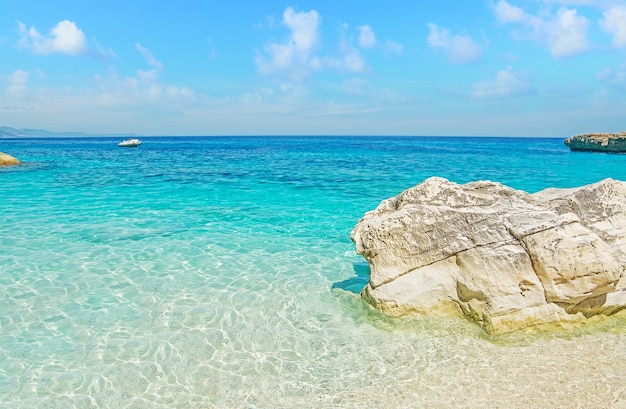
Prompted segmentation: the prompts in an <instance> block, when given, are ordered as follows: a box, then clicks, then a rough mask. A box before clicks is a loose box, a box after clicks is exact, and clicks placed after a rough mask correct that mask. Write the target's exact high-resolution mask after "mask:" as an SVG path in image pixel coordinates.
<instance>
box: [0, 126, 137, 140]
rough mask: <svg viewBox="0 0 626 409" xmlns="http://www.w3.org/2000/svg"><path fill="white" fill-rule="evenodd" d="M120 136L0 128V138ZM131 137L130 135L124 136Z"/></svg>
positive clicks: (8, 127)
mask: <svg viewBox="0 0 626 409" xmlns="http://www.w3.org/2000/svg"><path fill="white" fill-rule="evenodd" d="M120 135H121V134H90V133H86V132H53V131H47V130H45V129H15V128H11V127H10V126H0V138H27V137H47V138H53V137H59V138H60V137H65V138H71V137H88V136H120ZM124 135H125V136H131V134H124Z"/></svg>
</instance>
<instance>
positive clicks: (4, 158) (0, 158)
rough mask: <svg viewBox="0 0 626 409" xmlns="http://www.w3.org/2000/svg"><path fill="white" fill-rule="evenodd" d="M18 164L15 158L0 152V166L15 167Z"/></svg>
mask: <svg viewBox="0 0 626 409" xmlns="http://www.w3.org/2000/svg"><path fill="white" fill-rule="evenodd" d="M18 163H20V161H19V160H17V158H14V157H13V156H11V155H7V154H6V153H2V152H0V166H9V165H17V164H18Z"/></svg>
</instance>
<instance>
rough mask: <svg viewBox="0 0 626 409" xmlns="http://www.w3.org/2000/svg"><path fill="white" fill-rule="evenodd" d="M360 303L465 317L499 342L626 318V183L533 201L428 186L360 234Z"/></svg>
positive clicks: (521, 195) (371, 218) (434, 181)
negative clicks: (547, 327) (366, 270)
mask: <svg viewBox="0 0 626 409" xmlns="http://www.w3.org/2000/svg"><path fill="white" fill-rule="evenodd" d="M351 238H352V240H353V241H354V243H355V245H356V250H357V252H358V253H359V254H361V255H362V256H363V257H364V258H365V259H366V260H367V262H368V263H369V265H370V270H371V275H370V280H369V284H368V285H367V286H366V287H365V289H364V290H363V291H362V297H363V298H364V299H365V300H367V301H368V302H369V303H371V304H372V305H373V306H375V307H376V308H378V309H380V310H382V311H383V312H385V313H387V314H390V315H396V316H398V315H404V314H409V313H418V314H426V315H441V314H458V315H462V316H465V317H467V318H469V319H470V320H472V321H474V322H476V323H477V324H478V325H480V326H481V327H482V328H483V329H484V330H485V331H487V332H488V333H492V334H498V333H506V332H511V331H515V330H519V329H523V328H528V327H536V326H542V325H544V324H558V323H562V322H577V321H584V320H585V319H586V318H587V317H590V316H592V315H597V314H612V313H615V312H618V311H620V310H622V309H624V308H626V276H625V274H624V261H626V183H624V182H620V181H616V180H611V179H607V180H604V181H602V182H599V183H596V184H593V185H588V186H584V187H581V188H575V189H548V190H544V191H541V192H538V193H535V194H528V193H526V192H523V191H519V190H514V189H511V188H509V187H506V186H504V185H501V184H499V183H493V182H488V181H479V182H473V183H468V184H466V185H458V184H456V183H452V182H450V181H448V180H445V179H442V178H430V179H427V180H426V181H424V182H423V183H421V184H420V185H417V186H415V187H413V188H411V189H408V190H406V191H404V192H402V193H401V194H399V195H398V196H396V197H394V198H391V199H387V200H385V201H383V202H382V203H381V204H380V205H379V206H378V207H377V208H376V209H375V210H373V211H371V212H368V213H366V214H365V215H364V217H363V218H362V219H361V220H360V221H359V222H358V224H357V225H356V227H355V228H354V229H353V231H352V234H351Z"/></svg>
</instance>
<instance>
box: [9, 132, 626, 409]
mask: <svg viewBox="0 0 626 409" xmlns="http://www.w3.org/2000/svg"><path fill="white" fill-rule="evenodd" d="M142 140H143V144H142V146H141V147H139V148H118V147H117V142H119V140H118V139H112V138H85V139H74V138H68V139H64V138H63V139H39V138H31V139H8V138H4V139H0V151H2V152H6V153H9V154H11V155H13V156H16V157H17V158H19V159H20V160H21V161H23V162H24V164H22V165H20V166H16V167H10V168H0V408H2V409H5V408H6V409H15V408H62V409H68V408H363V407H368V408H476V407H485V408H487V407H488V408H552V407H554V408H557V407H558V408H626V364H625V362H626V320H625V319H623V318H619V317H613V318H611V319H607V320H602V321H601V322H598V323H597V324H595V325H594V326H592V327H589V328H583V329H580V330H563V332H559V333H556V334H539V335H537V334H517V335H515V336H511V337H508V338H490V337H488V336H486V335H485V334H483V333H482V332H481V331H480V330H478V329H477V327H475V326H474V325H472V324H469V323H467V322H465V321H464V320H460V319H439V320H432V319H418V318H407V319H390V318H387V317H384V316H382V315H381V314H379V313H377V312H375V311H372V310H371V309H370V308H369V307H368V306H367V305H366V304H364V303H363V301H362V300H361V299H360V297H359V294H358V293H359V291H360V290H361V289H362V288H363V287H364V285H365V284H366V283H367V280H368V276H367V275H368V269H367V265H366V264H365V263H364V261H363V259H362V258H361V257H360V256H358V255H356V254H355V251H354V245H353V243H352V242H351V241H350V231H351V230H352V228H353V227H354V225H355V224H356V223H357V221H358V219H359V218H360V217H361V216H362V215H363V214H364V213H365V212H366V211H369V210H372V209H374V208H375V207H376V206H377V205H378V204H379V203H380V202H381V201H382V200H383V199H386V198H388V197H391V196H394V195H396V194H398V193H400V192H401V191H403V190H404V189H407V188H409V187H411V186H414V185H416V184H418V183H420V182H421V181H423V180H424V179H425V178H427V177H430V176H441V177H445V178H448V179H450V180H452V181H455V182H459V183H465V182H469V181H474V180H480V179H488V180H492V181H497V182H501V183H504V184H506V185H509V186H511V187H513V188H516V189H522V190H526V191H529V192H535V191H538V190H541V189H543V188H547V187H574V186H580V185H583V184H587V183H592V182H596V181H599V180H601V179H604V178H607V177H611V178H614V179H621V180H626V155H616V154H613V155H611V154H597V153H579V152H578V153H577V152H570V151H569V149H568V148H567V147H566V146H565V145H564V144H563V140H562V139H539V138H517V139H515V138H473V137H472V138H442V137H419V138H417V137H415V138H408V137H402V138H400V137H204V138H201V137H158V138H157V137H146V138H142Z"/></svg>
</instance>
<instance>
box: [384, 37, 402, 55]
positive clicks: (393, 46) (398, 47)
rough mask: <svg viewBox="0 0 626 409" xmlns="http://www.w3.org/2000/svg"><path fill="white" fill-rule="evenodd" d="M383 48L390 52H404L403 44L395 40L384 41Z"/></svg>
mask: <svg viewBox="0 0 626 409" xmlns="http://www.w3.org/2000/svg"><path fill="white" fill-rule="evenodd" d="M385 50H386V51H387V52H389V53H392V54H402V53H403V52H404V46H403V45H402V44H399V43H396V42H395V41H391V40H387V42H385Z"/></svg>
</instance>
